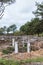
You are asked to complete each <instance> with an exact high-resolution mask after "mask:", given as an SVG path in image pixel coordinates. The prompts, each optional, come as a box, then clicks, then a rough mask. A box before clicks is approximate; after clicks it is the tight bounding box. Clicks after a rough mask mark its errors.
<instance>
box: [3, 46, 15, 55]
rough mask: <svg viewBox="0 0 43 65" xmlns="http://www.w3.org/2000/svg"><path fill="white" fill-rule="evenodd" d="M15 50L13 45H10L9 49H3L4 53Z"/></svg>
mask: <svg viewBox="0 0 43 65" xmlns="http://www.w3.org/2000/svg"><path fill="white" fill-rule="evenodd" d="M13 51H14V48H13V47H8V48H7V49H4V50H2V52H3V53H4V54H8V53H12V52H13Z"/></svg>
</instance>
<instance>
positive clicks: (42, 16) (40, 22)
mask: <svg viewBox="0 0 43 65" xmlns="http://www.w3.org/2000/svg"><path fill="white" fill-rule="evenodd" d="M36 6H37V9H36V11H34V12H33V14H34V15H35V18H33V19H32V20H31V21H30V22H27V23H26V24H25V25H22V26H21V27H20V31H22V32H23V33H24V34H27V35H28V34H31V35H32V34H38V36H39V34H40V33H42V32H43V2H42V3H37V2H36Z"/></svg>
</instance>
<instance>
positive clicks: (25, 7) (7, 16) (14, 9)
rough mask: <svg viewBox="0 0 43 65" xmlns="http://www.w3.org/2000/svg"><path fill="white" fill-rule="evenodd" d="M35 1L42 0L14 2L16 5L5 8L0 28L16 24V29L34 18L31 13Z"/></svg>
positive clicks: (18, 0)
mask: <svg viewBox="0 0 43 65" xmlns="http://www.w3.org/2000/svg"><path fill="white" fill-rule="evenodd" d="M35 1H38V2H41V1H43V0H16V3H14V4H12V5H10V6H7V7H6V9H5V12H4V16H3V18H2V20H0V26H4V25H7V26H9V25H11V24H16V25H17V26H18V28H19V27H20V26H21V25H23V24H24V23H26V22H27V21H29V20H30V19H31V18H33V17H34V15H33V14H32V11H34V10H35V8H36V7H35Z"/></svg>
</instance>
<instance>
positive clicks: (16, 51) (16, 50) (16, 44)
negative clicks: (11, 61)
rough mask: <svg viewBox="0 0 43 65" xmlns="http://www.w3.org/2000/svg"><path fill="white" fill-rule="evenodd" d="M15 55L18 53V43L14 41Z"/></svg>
mask: <svg viewBox="0 0 43 65" xmlns="http://www.w3.org/2000/svg"><path fill="white" fill-rule="evenodd" d="M15 53H18V42H17V41H15Z"/></svg>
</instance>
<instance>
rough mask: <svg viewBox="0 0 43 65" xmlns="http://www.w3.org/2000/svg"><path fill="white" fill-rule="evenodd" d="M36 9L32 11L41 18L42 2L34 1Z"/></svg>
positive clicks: (42, 17)
mask: <svg viewBox="0 0 43 65" xmlns="http://www.w3.org/2000/svg"><path fill="white" fill-rule="evenodd" d="M36 6H37V9H36V11H35V12H33V13H34V14H35V15H36V16H41V19H42V20H43V2H42V3H37V2H36Z"/></svg>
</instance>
